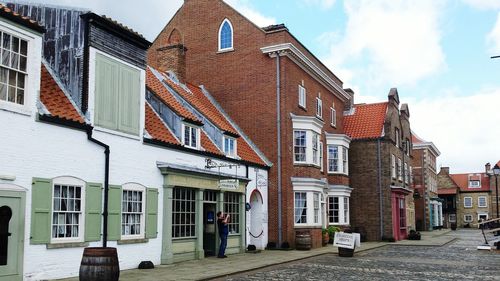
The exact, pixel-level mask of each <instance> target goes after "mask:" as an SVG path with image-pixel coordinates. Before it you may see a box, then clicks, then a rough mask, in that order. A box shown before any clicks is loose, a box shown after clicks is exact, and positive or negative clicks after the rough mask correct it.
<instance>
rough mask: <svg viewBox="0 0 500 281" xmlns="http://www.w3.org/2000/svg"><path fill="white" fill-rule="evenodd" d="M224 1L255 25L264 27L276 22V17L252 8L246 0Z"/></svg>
mask: <svg viewBox="0 0 500 281" xmlns="http://www.w3.org/2000/svg"><path fill="white" fill-rule="evenodd" d="M224 1H225V2H226V3H228V4H229V5H231V6H232V7H233V8H235V9H236V10H238V12H240V13H241V14H242V15H244V16H245V17H247V18H248V19H249V20H251V21H252V22H253V23H255V24H256V25H257V26H260V27H264V26H268V25H271V24H276V19H275V18H273V17H267V16H264V15H263V14H261V13H260V12H258V11H257V10H255V9H254V8H252V6H251V5H250V4H249V1H248V0H224Z"/></svg>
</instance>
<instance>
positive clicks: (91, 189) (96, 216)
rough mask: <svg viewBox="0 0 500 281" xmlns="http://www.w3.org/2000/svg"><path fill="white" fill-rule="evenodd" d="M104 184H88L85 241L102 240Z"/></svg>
mask: <svg viewBox="0 0 500 281" xmlns="http://www.w3.org/2000/svg"><path fill="white" fill-rule="evenodd" d="M101 223H102V184H100V183H87V186H86V188H85V241H100V240H101Z"/></svg>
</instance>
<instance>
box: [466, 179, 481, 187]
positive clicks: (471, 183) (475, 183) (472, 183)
mask: <svg viewBox="0 0 500 281" xmlns="http://www.w3.org/2000/svg"><path fill="white" fill-rule="evenodd" d="M480 186H481V182H480V181H478V180H470V181H469V187H472V188H474V187H480Z"/></svg>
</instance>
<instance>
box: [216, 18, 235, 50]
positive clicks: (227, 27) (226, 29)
mask: <svg viewBox="0 0 500 281" xmlns="http://www.w3.org/2000/svg"><path fill="white" fill-rule="evenodd" d="M230 50H233V25H232V24H231V22H230V21H229V20H228V19H225V20H224V21H223V22H222V24H221V25H220V28H219V51H230Z"/></svg>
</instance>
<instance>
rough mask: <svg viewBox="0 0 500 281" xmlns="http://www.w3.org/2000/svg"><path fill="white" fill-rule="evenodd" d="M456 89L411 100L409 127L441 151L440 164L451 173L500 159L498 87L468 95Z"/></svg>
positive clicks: (499, 91)
mask: <svg viewBox="0 0 500 281" xmlns="http://www.w3.org/2000/svg"><path fill="white" fill-rule="evenodd" d="M458 91H459V90H451V91H449V92H447V93H446V92H445V93H444V94H443V95H439V93H436V95H435V96H434V97H432V98H428V99H419V100H412V101H410V102H409V105H410V114H411V117H410V122H411V127H412V130H414V131H415V133H416V134H417V135H419V136H420V137H422V138H423V139H425V140H427V141H432V142H433V143H434V144H435V145H436V146H437V147H438V149H439V150H440V151H441V156H439V158H438V163H440V166H448V167H450V169H451V172H452V173H467V172H481V171H482V170H483V169H484V164H486V162H491V163H493V162H495V163H496V162H497V161H498V160H500V149H498V140H499V139H500V130H499V129H498V128H499V127H498V120H499V119H500V113H499V111H498V105H499V104H500V88H494V89H491V88H490V89H482V90H480V91H478V92H477V93H474V94H472V95H470V96H458V95H457V92H458ZM471 167H473V168H472V170H471Z"/></svg>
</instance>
